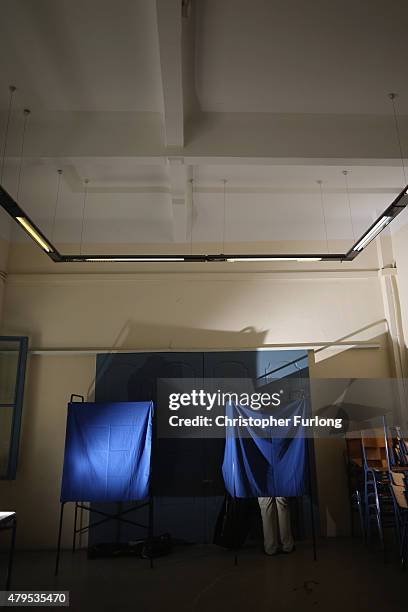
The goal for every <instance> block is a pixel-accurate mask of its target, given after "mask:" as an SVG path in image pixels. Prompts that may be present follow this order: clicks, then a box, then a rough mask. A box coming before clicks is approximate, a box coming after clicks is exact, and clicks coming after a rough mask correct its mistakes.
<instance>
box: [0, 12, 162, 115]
mask: <svg viewBox="0 0 408 612" xmlns="http://www.w3.org/2000/svg"><path fill="white" fill-rule="evenodd" d="M0 20H1V37H0V57H1V59H0V62H1V71H0V73H1V82H0V85H1V86H0V101H1V103H2V106H3V108H4V107H5V105H6V104H7V86H8V85H9V84H15V85H16V86H17V87H18V88H19V90H21V96H22V98H23V99H24V104H25V105H26V106H29V107H30V108H31V109H32V110H33V112H35V111H39V110H43V109H47V110H50V111H80V110H82V111H105V110H109V111H129V110H131V111H141V112H142V111H151V112H161V111H162V91H161V81H160V63H159V51H158V36H157V28H156V13H155V6H154V2H151V1H149V0H115V2H112V0H86V1H84V2H72V1H70V0H35V2H32V1H31V0H2V1H1V3H0Z"/></svg>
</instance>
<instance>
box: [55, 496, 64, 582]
mask: <svg viewBox="0 0 408 612" xmlns="http://www.w3.org/2000/svg"><path fill="white" fill-rule="evenodd" d="M64 506H65V502H63V503H62V504H61V511H60V520H59V529H58V544H57V557H56V559H55V574H54V575H55V576H58V570H59V561H60V553H61V535H62V521H63V518H64Z"/></svg>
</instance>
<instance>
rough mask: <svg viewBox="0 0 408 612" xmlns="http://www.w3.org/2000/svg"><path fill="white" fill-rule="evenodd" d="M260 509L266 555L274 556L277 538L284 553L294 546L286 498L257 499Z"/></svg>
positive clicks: (277, 544)
mask: <svg viewBox="0 0 408 612" xmlns="http://www.w3.org/2000/svg"><path fill="white" fill-rule="evenodd" d="M258 503H259V507H260V509H261V516H262V526H263V534H264V549H265V552H266V554H268V555H274V554H275V553H276V552H277V551H278V549H279V536H280V542H281V544H282V550H283V551H284V552H291V550H292V549H293V546H294V542H293V535H292V529H291V525H290V512H289V500H288V498H287V497H258Z"/></svg>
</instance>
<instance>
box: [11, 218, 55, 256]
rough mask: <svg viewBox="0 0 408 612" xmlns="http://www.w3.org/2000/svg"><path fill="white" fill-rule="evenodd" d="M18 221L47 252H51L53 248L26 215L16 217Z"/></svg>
mask: <svg viewBox="0 0 408 612" xmlns="http://www.w3.org/2000/svg"><path fill="white" fill-rule="evenodd" d="M16 221H18V222H19V224H20V225H21V226H22V227H23V228H24V229H25V231H26V232H27V233H28V234H29V235H30V236H31V238H33V240H35V241H36V243H37V244H39V245H40V247H41V248H42V249H43V250H44V251H45V252H46V253H51V252H52V250H53V249H52V248H51V247H50V245H49V244H48V243H47V242H46V241H45V240H44V238H43V237H42V236H41V235H40V234H39V233H38V231H37V230H36V229H35V227H33V226H32V225H31V223H30V222H29V221H28V219H26V218H25V217H16Z"/></svg>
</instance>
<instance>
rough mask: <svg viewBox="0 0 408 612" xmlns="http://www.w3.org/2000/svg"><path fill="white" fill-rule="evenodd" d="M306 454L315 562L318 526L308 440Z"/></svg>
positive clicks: (314, 557)
mask: <svg viewBox="0 0 408 612" xmlns="http://www.w3.org/2000/svg"><path fill="white" fill-rule="evenodd" d="M306 452H307V458H308V462H307V463H308V466H307V467H308V469H307V471H308V480H309V495H310V521H311V523H312V525H311V527H312V541H313V561H317V548H316V524H315V514H314V505H313V483H312V458H311V448H310V440H307V445H306Z"/></svg>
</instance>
